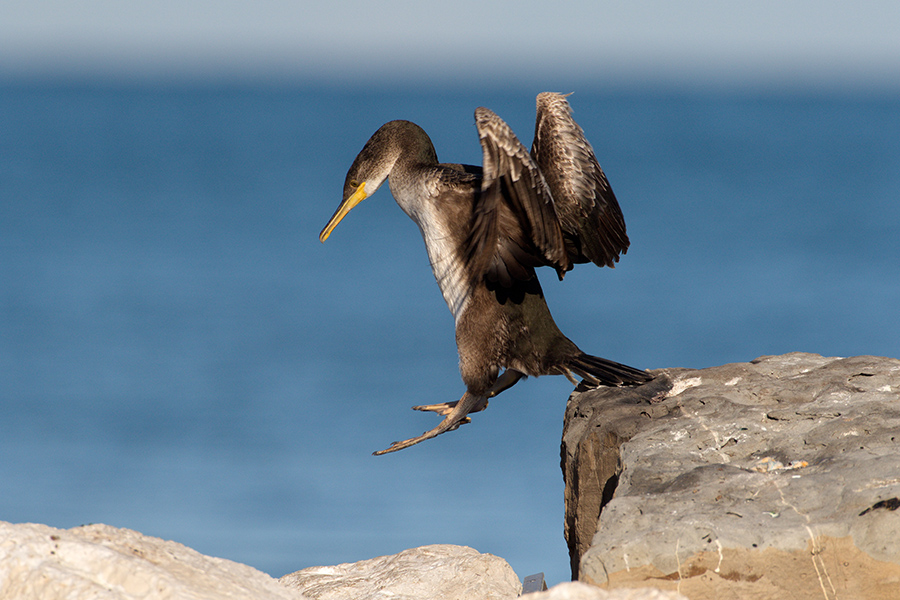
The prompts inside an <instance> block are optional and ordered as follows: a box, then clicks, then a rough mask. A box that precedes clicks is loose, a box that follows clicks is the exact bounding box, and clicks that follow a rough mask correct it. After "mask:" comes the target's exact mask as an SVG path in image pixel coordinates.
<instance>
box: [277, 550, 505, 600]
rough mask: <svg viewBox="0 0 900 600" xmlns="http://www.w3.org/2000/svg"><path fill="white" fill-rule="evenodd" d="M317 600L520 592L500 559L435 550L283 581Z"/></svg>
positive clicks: (481, 599)
mask: <svg viewBox="0 0 900 600" xmlns="http://www.w3.org/2000/svg"><path fill="white" fill-rule="evenodd" d="M280 581H281V582H282V583H283V584H285V585H286V586H289V587H291V588H294V589H297V590H299V591H301V592H303V594H304V595H305V596H307V597H309V598H314V599H315V600H376V599H379V600H381V599H384V598H390V599H391V600H428V599H431V598H433V599H435V600H438V599H440V600H471V599H476V598H477V599H478V600H502V599H507V598H515V597H517V596H518V595H519V592H520V591H521V590H522V585H521V583H520V582H519V578H518V576H517V575H516V573H515V572H514V571H513V570H512V567H510V566H509V563H507V562H506V561H505V560H503V559H502V558H499V557H497V556H493V555H491V554H480V553H479V552H477V551H475V550H473V549H472V548H468V547H465V546H452V545H446V544H437V545H432V546H422V547H421V548H412V549H409V550H404V551H403V552H400V553H399V554H393V555H390V556H380V557H378V558H372V559H369V560H363V561H360V562H356V563H345V564H341V565H337V566H333V567H310V568H308V569H303V570H302V571H297V572H296V573H291V574H289V575H285V576H284V577H282V578H281V580H280Z"/></svg>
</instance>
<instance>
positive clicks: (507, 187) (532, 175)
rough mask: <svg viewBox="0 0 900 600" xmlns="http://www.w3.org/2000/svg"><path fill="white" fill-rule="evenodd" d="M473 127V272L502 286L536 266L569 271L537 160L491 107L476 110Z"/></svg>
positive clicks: (470, 246)
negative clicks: (478, 161) (476, 185)
mask: <svg viewBox="0 0 900 600" xmlns="http://www.w3.org/2000/svg"><path fill="white" fill-rule="evenodd" d="M475 125H476V127H477V129H478V136H479V139H480V141H481V146H482V151H483V167H482V168H483V179H482V186H481V194H480V195H478V197H477V198H476V200H475V205H474V206H473V218H472V230H471V233H470V237H469V242H468V243H467V260H468V262H469V264H470V268H471V270H472V272H473V273H475V274H476V276H477V274H485V275H486V276H487V277H488V279H489V280H493V281H497V282H499V283H501V285H504V284H506V283H508V282H510V281H511V280H522V279H523V277H524V278H525V279H528V278H531V277H532V276H533V271H532V269H533V267H534V266H536V265H541V264H546V265H550V266H553V267H554V268H556V269H557V271H559V272H564V271H566V270H568V269H570V268H571V265H570V263H569V258H568V254H567V252H566V247H565V243H564V241H563V232H562V230H561V229H560V224H559V221H558V219H557V216H556V211H555V210H554V207H553V199H552V196H551V194H550V190H549V189H548V187H547V184H546V182H545V181H544V178H543V176H542V175H541V172H540V169H539V168H538V166H537V164H535V162H534V160H533V159H532V158H531V156H530V155H529V154H528V151H527V150H526V149H525V147H524V146H523V145H522V143H521V142H520V141H519V140H518V138H516V136H515V134H514V133H513V132H512V130H511V129H510V128H509V126H508V125H507V124H506V123H505V122H504V121H503V120H502V119H501V118H500V117H498V116H497V115H496V114H494V113H493V112H492V111H490V110H488V109H486V108H478V109H476V110H475Z"/></svg>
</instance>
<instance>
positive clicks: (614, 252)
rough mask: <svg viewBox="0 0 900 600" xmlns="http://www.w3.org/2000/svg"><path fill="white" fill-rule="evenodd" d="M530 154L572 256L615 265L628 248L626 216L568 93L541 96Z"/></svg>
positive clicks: (572, 258) (543, 94) (571, 259)
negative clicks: (547, 192)
mask: <svg viewBox="0 0 900 600" xmlns="http://www.w3.org/2000/svg"><path fill="white" fill-rule="evenodd" d="M531 156H532V157H533V158H534V161H535V163H537V165H538V168H539V169H540V172H541V173H542V174H543V176H544V179H545V180H546V182H547V186H548V187H549V188H550V192H551V193H552V194H553V202H554V205H555V207H556V214H557V216H558V217H559V223H560V226H561V227H562V230H563V236H564V238H565V245H566V252H567V254H568V257H569V260H570V261H571V262H573V263H584V262H588V261H591V262H593V263H595V264H597V265H599V266H608V267H614V266H615V264H614V263H616V262H617V261H618V260H619V253H622V254H624V253H625V252H626V251H627V250H628V244H629V242H628V235H627V234H626V233H625V219H624V218H623V217H622V210H621V209H620V208H619V203H618V202H617V201H616V196H615V194H613V191H612V188H611V187H610V185H609V182H608V181H607V180H606V175H604V174H603V169H601V168H600V165H599V163H598V162H597V157H596V156H594V150H593V149H592V148H591V145H590V144H589V143H588V141H587V140H586V139H585V137H584V131H582V129H581V127H579V126H578V123H576V122H575V121H574V120H573V119H572V109H571V108H570V107H569V103H568V102H567V101H566V96H564V95H562V94H556V93H553V92H544V93H542V94H539V95H538V97H537V120H536V122H535V127H534V143H533V144H532V147H531Z"/></svg>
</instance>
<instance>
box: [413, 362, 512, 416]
mask: <svg viewBox="0 0 900 600" xmlns="http://www.w3.org/2000/svg"><path fill="white" fill-rule="evenodd" d="M523 377H525V374H524V373H522V372H520V371H516V370H515V369H507V370H505V371H504V372H503V374H502V375H500V377H498V378H497V381H495V382H494V385H492V386H491V387H490V388H489V389H488V391H487V392H486V393H485V395H484V398H482V402H480V403H479V404H477V405H476V406H475V407H473V408H472V410H470V411H469V412H470V413H473V412H479V411H482V410H484V409H486V408H487V406H488V402H487V399H488V398H493V397H494V396H496V395H497V394H499V393H500V392H502V391H504V390H508V389H509V388H511V387H512V386H514V385H515V384H516V382H518V381H519V380H520V379H522V378H523ZM458 402H459V400H455V401H453V402H441V403H440V404H423V405H421V406H413V410H421V411H430V412H435V413H437V414H439V415H442V416H447V415H449V414H450V411H452V410H453V408H454V407H455V406H456V405H457V403H458ZM470 421H471V419H465V420H464V421H462V422H461V423H460V425H462V424H463V423H469V422H470Z"/></svg>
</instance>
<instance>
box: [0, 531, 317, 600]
mask: <svg viewBox="0 0 900 600" xmlns="http://www.w3.org/2000/svg"><path fill="white" fill-rule="evenodd" d="M63 598H65V599H66V600H80V599H82V598H84V599H87V598H90V599H91V600H125V599H135V598H141V599H145V600H155V599H160V600H161V599H164V598H165V599H168V598H190V599H192V600H207V599H208V600H221V599H222V598H235V599H237V598H248V599H249V598H253V599H254V600H303V598H304V596H303V595H302V594H300V592H297V591H296V590H291V589H288V588H286V587H285V586H283V585H281V584H280V583H278V580H277V579H273V578H272V577H269V576H268V575H266V574H265V573H262V572H260V571H257V570H256V569H254V568H252V567H248V566H247V565H242V564H240V563H235V562H232V561H230V560H225V559H222V558H212V557H209V556H204V555H203V554H200V553H199V552H196V551H194V550H191V549H190V548H188V547H186V546H183V545H181V544H178V543H176V542H169V541H165V540H161V539H159V538H154V537H150V536H146V535H143V534H140V533H138V532H136V531H131V530H130V529H118V528H116V527H110V526H109V525H87V526H84V527H75V528H73V529H54V528H53V527H48V526H46V525H35V524H31V523H26V524H20V525H13V524H11V523H4V522H2V521H0V599H2V600H13V599H15V600H20V599H21V600H25V599H29V600H31V599H40V600H57V599H59V600H62V599H63Z"/></svg>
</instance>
